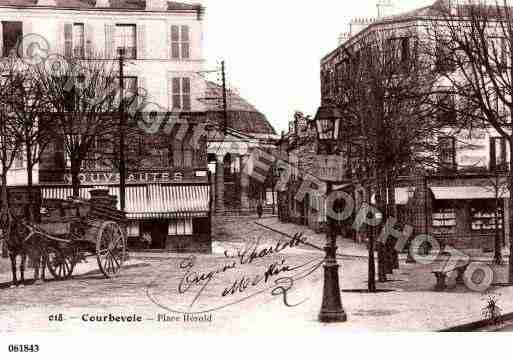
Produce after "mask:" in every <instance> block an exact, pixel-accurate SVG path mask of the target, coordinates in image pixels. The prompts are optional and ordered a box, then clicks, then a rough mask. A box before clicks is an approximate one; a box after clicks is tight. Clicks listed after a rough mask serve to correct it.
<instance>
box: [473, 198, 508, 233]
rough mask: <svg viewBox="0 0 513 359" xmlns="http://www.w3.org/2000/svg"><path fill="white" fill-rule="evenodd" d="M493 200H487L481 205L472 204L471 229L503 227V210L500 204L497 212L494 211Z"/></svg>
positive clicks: (480, 229)
mask: <svg viewBox="0 0 513 359" xmlns="http://www.w3.org/2000/svg"><path fill="white" fill-rule="evenodd" d="M491 202H493V201H489V202H488V203H486V204H483V205H481V206H473V207H472V208H471V210H470V211H471V212H470V214H471V218H472V230H473V231H483V230H485V231H486V230H495V229H502V227H503V211H502V206H500V205H499V208H498V210H497V214H496V213H495V209H494V206H493V204H492V203H491ZM496 215H497V221H496V220H495V216H496Z"/></svg>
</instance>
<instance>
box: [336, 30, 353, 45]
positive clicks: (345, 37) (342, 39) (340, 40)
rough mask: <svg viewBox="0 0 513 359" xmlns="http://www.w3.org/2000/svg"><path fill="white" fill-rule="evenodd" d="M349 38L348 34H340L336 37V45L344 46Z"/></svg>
mask: <svg viewBox="0 0 513 359" xmlns="http://www.w3.org/2000/svg"><path fill="white" fill-rule="evenodd" d="M350 38H351V36H350V34H349V33H348V32H343V33H341V34H340V35H339V36H338V44H339V45H342V44H344V43H345V42H346V41H347V40H349V39H350Z"/></svg>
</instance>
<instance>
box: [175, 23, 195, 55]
mask: <svg viewBox="0 0 513 359" xmlns="http://www.w3.org/2000/svg"><path fill="white" fill-rule="evenodd" d="M190 46H191V43H190V31H189V26H187V25H183V26H178V25H173V26H171V58H172V59H189V58H190Z"/></svg>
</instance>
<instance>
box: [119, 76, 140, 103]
mask: <svg viewBox="0 0 513 359" xmlns="http://www.w3.org/2000/svg"><path fill="white" fill-rule="evenodd" d="M118 81H120V78H118ZM119 83H121V82H119ZM123 90H124V91H123V97H124V100H125V111H127V110H128V108H130V107H131V106H137V105H138V98H137V91H138V81H137V77H136V76H125V77H123Z"/></svg>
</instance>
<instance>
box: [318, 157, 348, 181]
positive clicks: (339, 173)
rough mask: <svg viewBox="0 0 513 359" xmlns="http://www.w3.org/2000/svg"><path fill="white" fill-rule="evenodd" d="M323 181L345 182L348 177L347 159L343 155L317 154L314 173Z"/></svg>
mask: <svg viewBox="0 0 513 359" xmlns="http://www.w3.org/2000/svg"><path fill="white" fill-rule="evenodd" d="M313 174H314V175H315V176H316V177H317V178H319V179H320V180H322V181H329V182H343V181H344V180H345V179H346V178H345V176H346V161H344V160H343V158H342V157H341V156H335V155H334V156H325V155H318V156H316V161H315V164H314V173H313Z"/></svg>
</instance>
